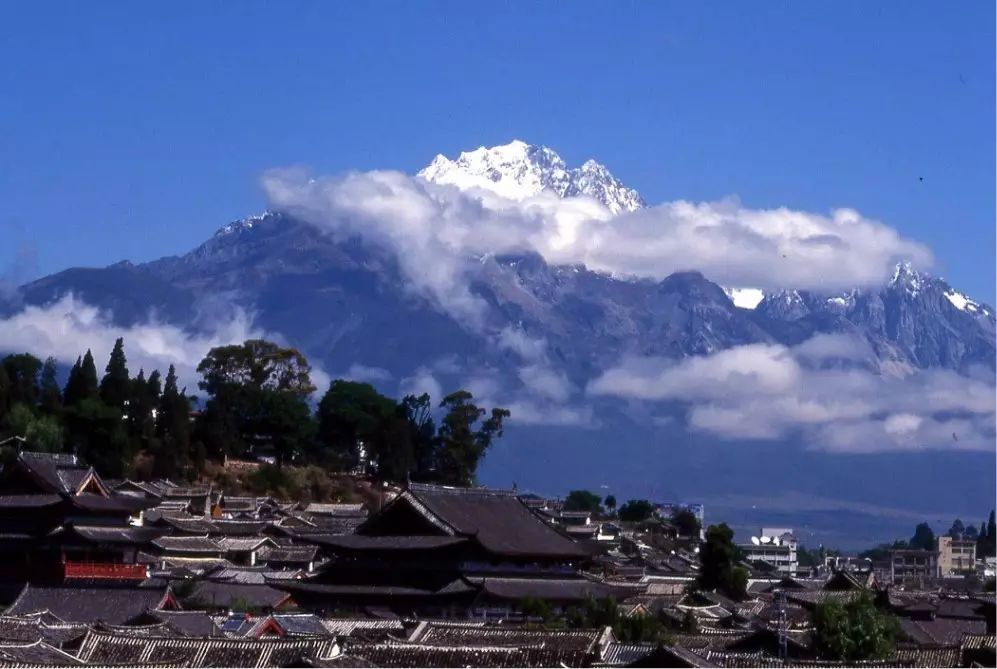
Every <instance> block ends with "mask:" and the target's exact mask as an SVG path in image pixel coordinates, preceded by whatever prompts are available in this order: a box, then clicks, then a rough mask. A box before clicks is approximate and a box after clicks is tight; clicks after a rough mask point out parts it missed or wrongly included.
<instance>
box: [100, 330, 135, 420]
mask: <svg viewBox="0 0 997 669" xmlns="http://www.w3.org/2000/svg"><path fill="white" fill-rule="evenodd" d="M127 362H128V361H127V359H126V358H125V340H124V339H123V338H121V337H118V338H117V340H115V342H114V348H113V349H111V357H110V359H109V360H108V361H107V367H106V368H105V370H104V371H105V374H104V378H103V379H101V381H100V398H101V400H103V401H104V404H106V405H107V406H112V407H115V408H117V409H124V407H125V403H126V402H127V401H128V397H129V395H130V392H129V391H130V389H131V388H130V385H131V384H130V381H129V377H128V364H127Z"/></svg>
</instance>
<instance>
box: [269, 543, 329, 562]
mask: <svg viewBox="0 0 997 669" xmlns="http://www.w3.org/2000/svg"><path fill="white" fill-rule="evenodd" d="M317 554H318V546H272V547H268V548H264V549H263V550H262V551H260V556H259V557H260V559H261V560H263V561H265V562H292V563H307V562H313V561H314V560H315V556H316V555H317Z"/></svg>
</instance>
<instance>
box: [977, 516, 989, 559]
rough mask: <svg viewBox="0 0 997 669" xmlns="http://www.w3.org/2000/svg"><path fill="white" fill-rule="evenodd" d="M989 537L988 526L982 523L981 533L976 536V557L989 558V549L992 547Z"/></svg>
mask: <svg viewBox="0 0 997 669" xmlns="http://www.w3.org/2000/svg"><path fill="white" fill-rule="evenodd" d="M989 539H990V538H989V537H988V536H987V524H986V523H980V532H979V534H977V535H976V555H977V557H987V549H988V548H989V546H990V543H989Z"/></svg>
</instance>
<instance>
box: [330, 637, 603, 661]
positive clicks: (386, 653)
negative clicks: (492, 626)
mask: <svg viewBox="0 0 997 669" xmlns="http://www.w3.org/2000/svg"><path fill="white" fill-rule="evenodd" d="M343 650H344V652H345V653H347V654H348V655H355V656H358V657H361V658H363V659H365V660H368V661H369V662H371V663H373V664H374V665H375V666H378V667H557V666H569V667H574V666H582V665H583V664H585V663H586V662H587V661H588V659H589V658H587V657H586V656H585V655H584V654H583V653H578V652H575V651H560V650H556V649H551V648H545V647H538V646H524V647H520V648H513V647H508V646H501V647H494V646H491V647H490V646H426V645H421V644H407V643H398V642H377V643H367V642H356V641H349V640H346V641H344V644H343Z"/></svg>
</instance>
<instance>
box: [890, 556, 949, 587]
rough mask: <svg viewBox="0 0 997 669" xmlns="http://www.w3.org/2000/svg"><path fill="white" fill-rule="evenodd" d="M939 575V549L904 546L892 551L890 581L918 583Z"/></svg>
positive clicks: (895, 582)
mask: <svg viewBox="0 0 997 669" xmlns="http://www.w3.org/2000/svg"><path fill="white" fill-rule="evenodd" d="M937 576H938V551H929V550H925V549H923V548H902V549H896V550H892V551H890V581H891V582H892V583H894V584H904V583H907V584H917V583H923V582H924V580H925V579H930V578H936V577H937Z"/></svg>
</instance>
